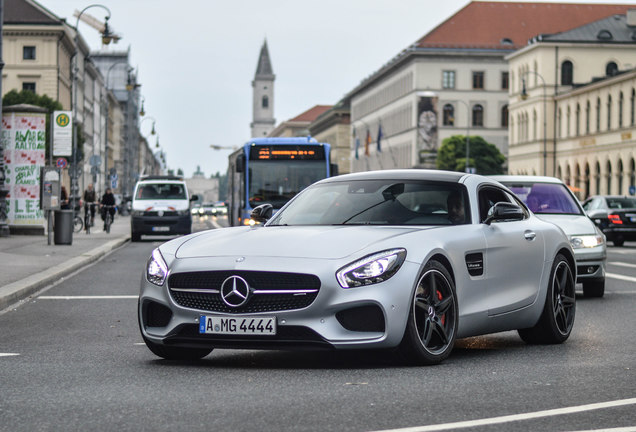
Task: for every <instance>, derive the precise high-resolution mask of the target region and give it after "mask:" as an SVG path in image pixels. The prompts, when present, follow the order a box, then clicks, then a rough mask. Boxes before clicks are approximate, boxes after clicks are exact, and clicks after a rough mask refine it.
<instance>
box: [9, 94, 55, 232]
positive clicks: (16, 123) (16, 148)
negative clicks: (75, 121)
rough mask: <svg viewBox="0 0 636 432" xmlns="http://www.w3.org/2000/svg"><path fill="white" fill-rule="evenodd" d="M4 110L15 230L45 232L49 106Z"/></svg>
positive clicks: (12, 222) (12, 215)
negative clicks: (44, 172)
mask: <svg viewBox="0 0 636 432" xmlns="http://www.w3.org/2000/svg"><path fill="white" fill-rule="evenodd" d="M3 111H4V112H3V116H2V139H3V143H4V148H5V152H4V163H5V170H6V179H5V184H6V187H7V189H8V191H9V193H8V194H7V201H8V207H9V208H8V214H7V220H8V224H9V227H10V229H11V231H12V232H16V233H25V234H26V233H33V234H36V233H37V234H44V226H45V219H44V213H43V212H42V210H40V168H42V167H43V166H44V165H45V141H46V114H45V113H46V110H44V109H42V108H39V107H34V106H29V105H18V106H11V107H5V108H4V110H3Z"/></svg>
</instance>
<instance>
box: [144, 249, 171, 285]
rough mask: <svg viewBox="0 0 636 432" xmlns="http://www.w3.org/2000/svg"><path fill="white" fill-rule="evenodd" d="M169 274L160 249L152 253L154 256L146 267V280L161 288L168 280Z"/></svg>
mask: <svg viewBox="0 0 636 432" xmlns="http://www.w3.org/2000/svg"><path fill="white" fill-rule="evenodd" d="M167 274H168V266H167V265H166V262H165V261H164V260H163V257H162V256H161V252H159V249H155V250H153V251H152V255H151V256H150V259H149V260H148V264H147V265H146V279H148V282H150V283H153V284H155V285H158V286H161V285H163V283H164V281H165V280H166V275H167Z"/></svg>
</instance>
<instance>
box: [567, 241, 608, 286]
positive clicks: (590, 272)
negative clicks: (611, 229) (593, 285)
mask: <svg viewBox="0 0 636 432" xmlns="http://www.w3.org/2000/svg"><path fill="white" fill-rule="evenodd" d="M574 259H575V260H576V275H577V276H576V281H577V282H583V281H587V280H592V279H594V280H599V279H605V262H606V260H607V253H606V249H605V246H602V247H594V248H589V249H575V250H574Z"/></svg>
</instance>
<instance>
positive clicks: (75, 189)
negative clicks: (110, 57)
mask: <svg viewBox="0 0 636 432" xmlns="http://www.w3.org/2000/svg"><path fill="white" fill-rule="evenodd" d="M92 7H99V8H102V9H104V10H105V11H106V12H107V13H108V15H107V16H106V18H105V21H106V24H105V25H104V31H103V32H102V43H103V44H104V45H108V44H109V43H110V42H111V41H112V40H113V34H112V33H111V31H110V29H109V27H108V20H109V19H110V9H108V8H107V7H106V6H104V5H101V4H92V5H89V6H86V7H85V8H84V9H82V11H81V12H80V13H79V14H78V15H77V21H76V22H75V38H74V39H75V40H74V42H75V54H74V56H73V89H74V92H73V170H72V171H71V202H72V208H73V211H75V207H76V205H75V204H76V198H77V196H78V195H79V186H78V184H77V177H78V175H79V169H78V168H79V167H78V166H77V126H78V125H77V114H78V107H77V93H78V88H77V86H78V73H79V65H78V62H79V53H80V46H79V22H80V18H81V17H82V14H84V12H86V11H87V10H88V9H90V8H92Z"/></svg>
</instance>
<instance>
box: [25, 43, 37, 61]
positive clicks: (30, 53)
mask: <svg viewBox="0 0 636 432" xmlns="http://www.w3.org/2000/svg"><path fill="white" fill-rule="evenodd" d="M22 59H24V60H35V47H34V46H24V47H22Z"/></svg>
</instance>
